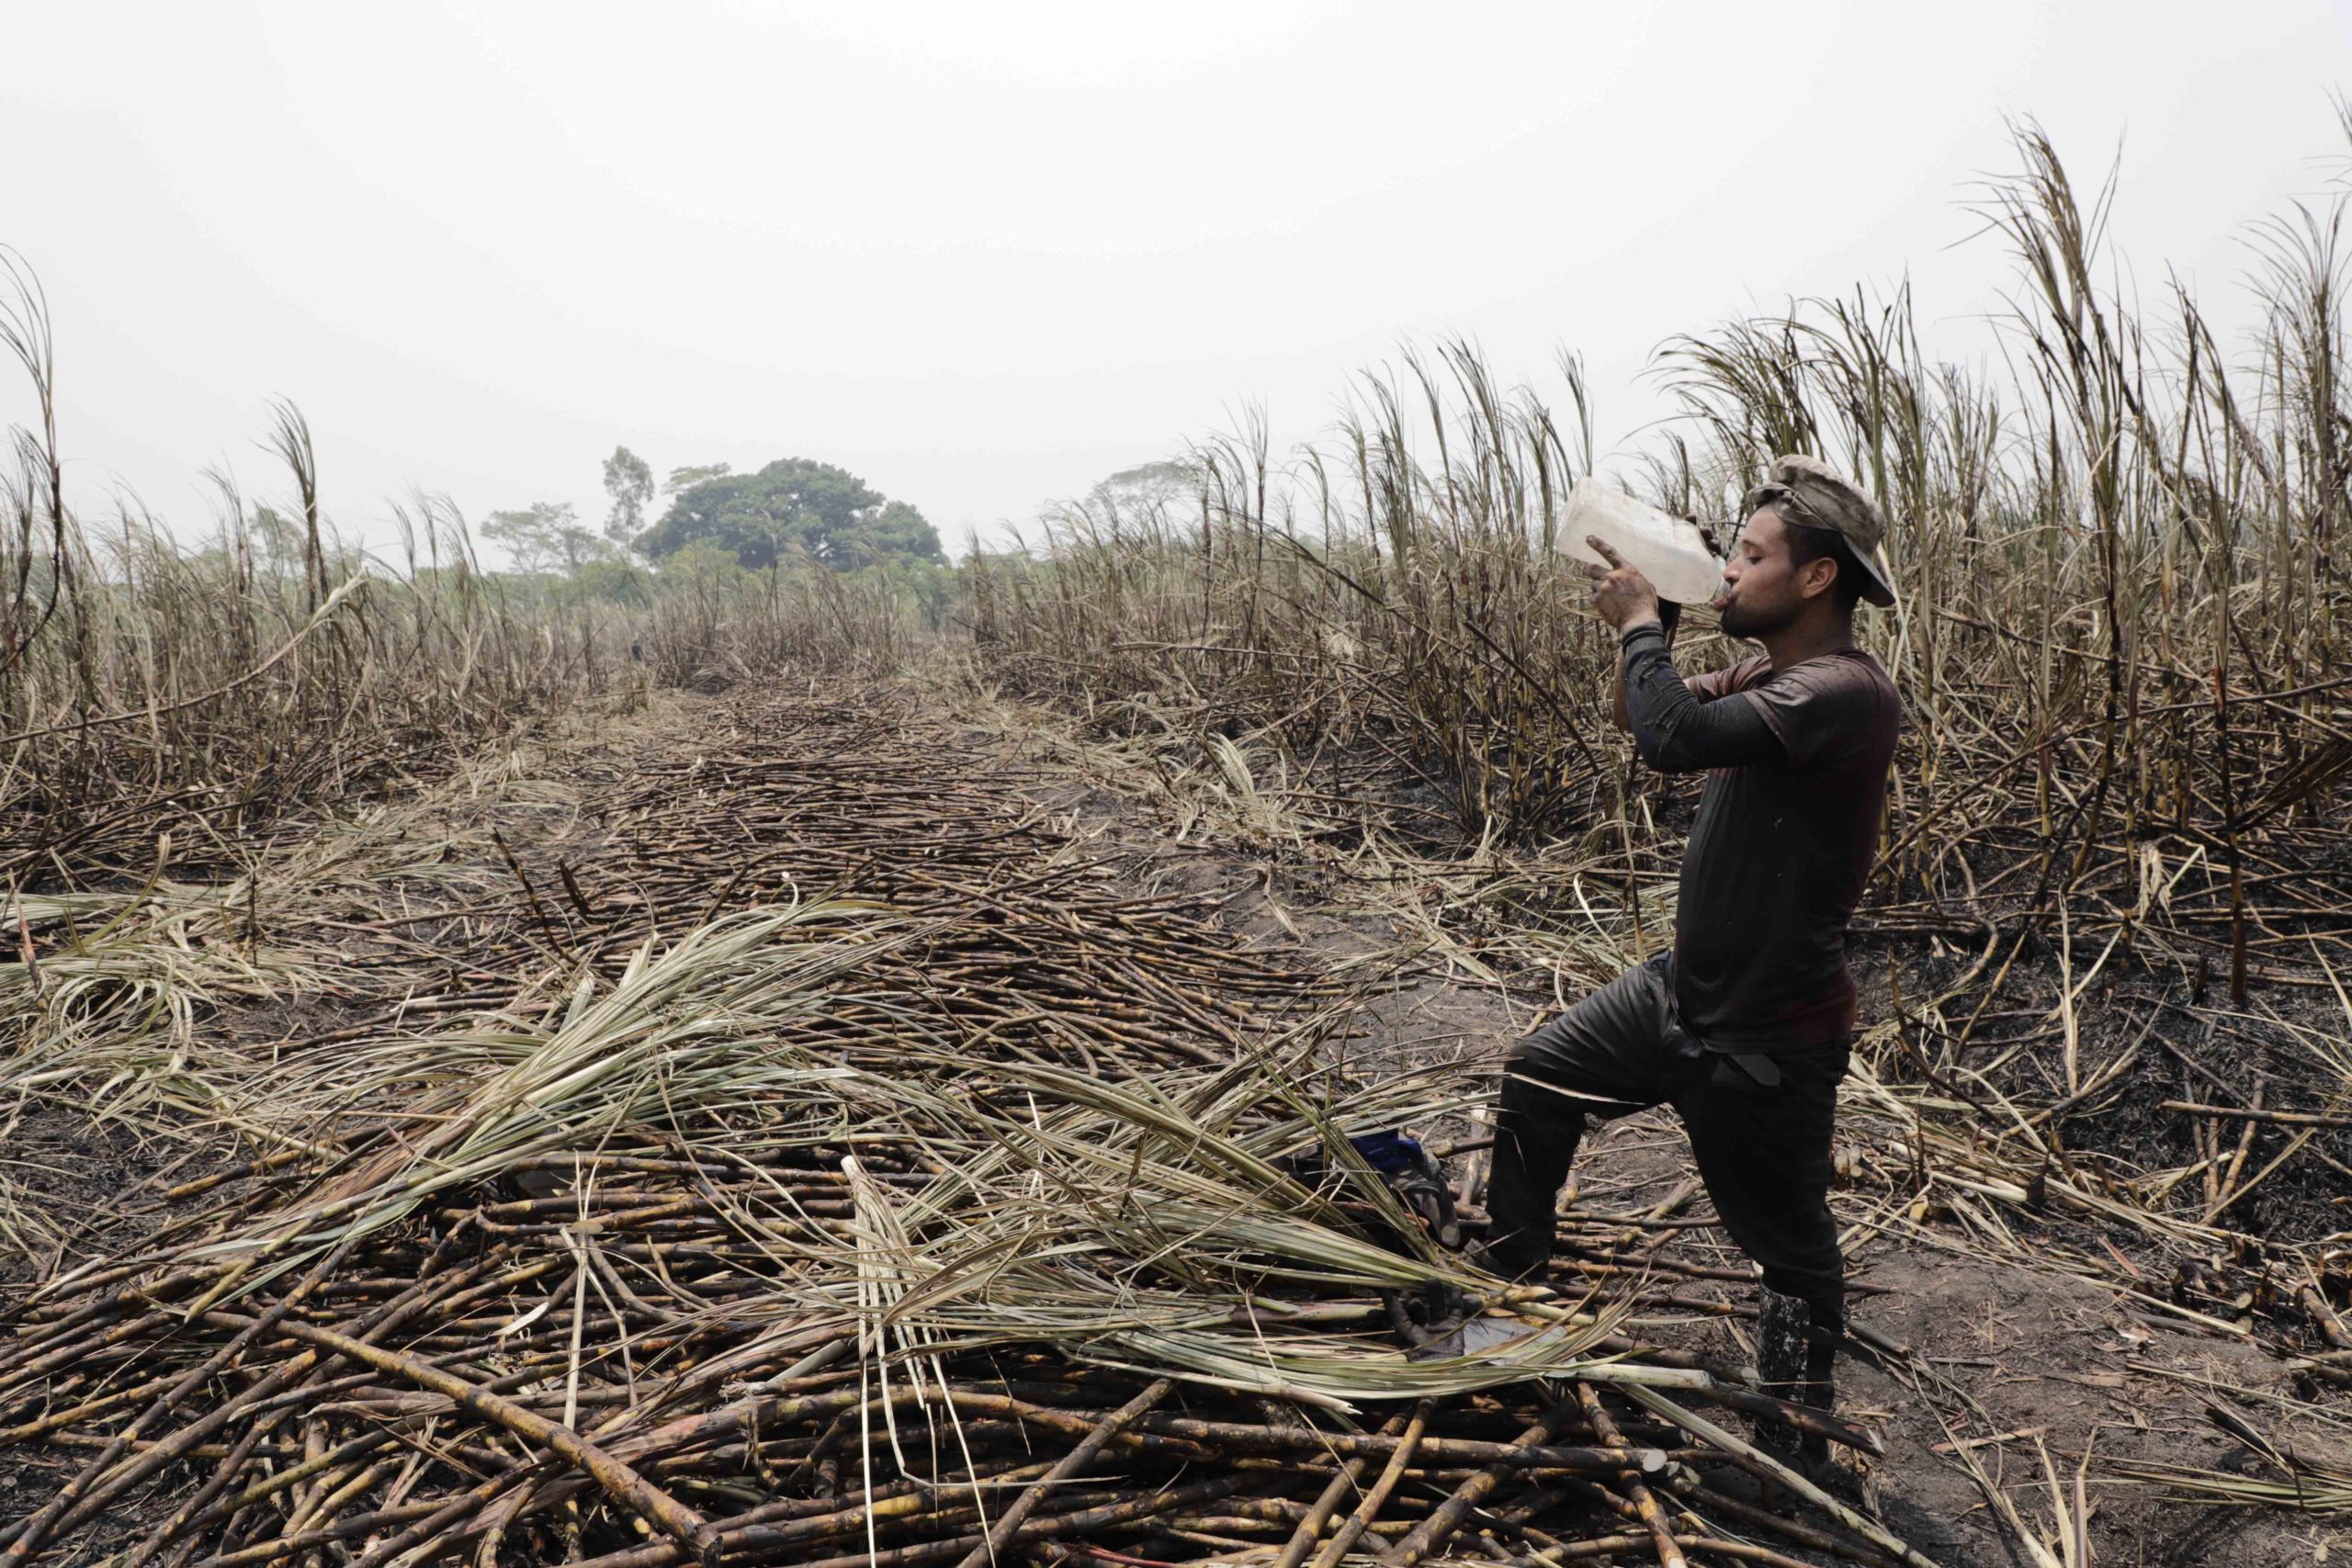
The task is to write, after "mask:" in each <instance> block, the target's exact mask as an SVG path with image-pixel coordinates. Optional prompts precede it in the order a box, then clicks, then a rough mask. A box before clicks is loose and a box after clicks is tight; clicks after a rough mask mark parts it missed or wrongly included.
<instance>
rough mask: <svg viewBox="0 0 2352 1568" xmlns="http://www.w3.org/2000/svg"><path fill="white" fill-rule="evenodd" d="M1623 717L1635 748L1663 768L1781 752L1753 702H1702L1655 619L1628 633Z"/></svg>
mask: <svg viewBox="0 0 2352 1568" xmlns="http://www.w3.org/2000/svg"><path fill="white" fill-rule="evenodd" d="M1623 651H1624V660H1625V664H1624V680H1625V718H1626V721H1627V722H1628V723H1630V724H1631V725H1632V726H1633V727H1634V750H1635V751H1637V752H1639V753H1640V754H1641V759H1642V761H1645V762H1647V763H1648V764H1649V765H1650V766H1651V767H1653V768H1656V769H1657V771H1658V772H1659V773H1697V772H1698V771H1699V770H1700V769H1702V768H1736V767H1739V766H1742V765H1743V764H1745V763H1748V762H1761V761H1769V760H1770V759H1773V758H1776V757H1778V756H1780V755H1781V739H1780V737H1779V736H1777V735H1774V734H1773V733H1772V727H1771V726H1770V725H1769V724H1767V723H1765V722H1764V716H1763V715H1762V714H1760V713H1758V711H1757V710H1756V707H1755V705H1753V704H1749V703H1706V702H1701V701H1700V700H1699V698H1698V696H1697V695H1696V694H1694V693H1692V691H1691V687H1690V686H1689V684H1688V683H1686V682H1684V681H1683V679H1682V676H1681V674H1680V672H1679V671H1677V670H1676V669H1675V668H1674V660H1672V658H1670V657H1669V656H1668V653H1667V649H1666V630H1665V628H1664V627H1662V626H1658V625H1657V623H1656V622H1651V623H1650V624H1648V625H1646V626H1635V627H1634V629H1633V630H1632V631H1629V632H1627V633H1626V634H1625V637H1624V641H1623Z"/></svg>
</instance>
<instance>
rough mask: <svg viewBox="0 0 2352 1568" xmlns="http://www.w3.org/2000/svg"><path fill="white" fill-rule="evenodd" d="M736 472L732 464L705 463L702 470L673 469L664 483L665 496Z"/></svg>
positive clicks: (663, 492) (663, 491)
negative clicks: (706, 480)
mask: <svg viewBox="0 0 2352 1568" xmlns="http://www.w3.org/2000/svg"><path fill="white" fill-rule="evenodd" d="M734 471H735V465H734V464H732V463H705V464H703V465H702V466H701V467H700V468H672V469H671V470H670V477H669V479H666V480H664V481H663V482H662V494H663V495H675V494H677V493H678V492H679V491H682V490H692V489H693V488H694V487H695V486H696V485H698V484H700V483H702V482H703V481H704V480H705V479H725V478H726V477H727V476H728V475H729V474H731V473H733V472H734Z"/></svg>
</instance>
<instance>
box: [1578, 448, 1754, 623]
mask: <svg viewBox="0 0 2352 1568" xmlns="http://www.w3.org/2000/svg"><path fill="white" fill-rule="evenodd" d="M1587 534H1591V535H1595V536H1599V537H1600V539H1602V540H1603V541H1605V542H1606V543H1607V544H1608V545H1609V547H1610V548H1611V549H1613V550H1615V551H1616V552H1617V553H1618V554H1619V555H1621V556H1623V557H1624V558H1625V564H1626V565H1627V566H1630V567H1632V568H1633V569H1634V570H1636V571H1638V572H1640V573H1641V574H1642V575H1643V576H1644V577H1646V578H1648V579H1649V580H1650V583H1651V585H1652V586H1653V587H1655V588H1656V589H1657V596H1658V597H1659V598H1661V599H1670V600H1672V601H1674V602H1675V603H1676V604H1708V603H1711V602H1712V601H1713V599H1714V596H1715V595H1716V594H1717V593H1719V592H1722V591H1723V586H1724V563H1723V558H1721V557H1720V556H1718V555H1716V554H1715V552H1714V550H1713V547H1710V546H1709V545H1708V543H1707V536H1706V535H1704V534H1702V533H1701V532H1700V531H1699V525H1697V524H1696V523H1691V522H1687V521H1685V520H1684V519H1682V518H1679V517H1676V516H1673V515H1672V514H1670V513H1664V512H1660V511H1659V510H1658V509H1657V507H1655V506H1645V505H1644V504H1642V502H1638V501H1635V500H1634V498H1633V497H1632V496H1630V495H1627V494H1626V493H1625V492H1624V491H1621V490H1618V489H1615V488H1614V487H1612V486H1610V485H1607V484H1604V483H1602V482H1601V481H1600V479H1594V478H1590V477H1588V478H1586V479H1582V480H1579V481H1578V482H1577V488H1576V489H1575V490H1573V491H1569V492H1568V507H1567V511H1566V513H1565V514H1563V515H1562V517H1561V519H1560V532H1559V538H1560V541H1561V543H1562V544H1563V545H1565V546H1566V548H1567V553H1568V556H1569V558H1571V559H1575V560H1580V561H1594V562H1598V561H1600V557H1599V556H1597V555H1595V554H1593V553H1592V550H1591V549H1590V547H1588V546H1587V545H1586V544H1585V542H1584V536H1586V535H1587Z"/></svg>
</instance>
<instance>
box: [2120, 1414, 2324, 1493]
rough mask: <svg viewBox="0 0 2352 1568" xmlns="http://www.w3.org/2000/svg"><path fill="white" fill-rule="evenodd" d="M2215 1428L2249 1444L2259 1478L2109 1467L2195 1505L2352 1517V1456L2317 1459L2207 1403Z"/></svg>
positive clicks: (2146, 1466) (2127, 1464)
mask: <svg viewBox="0 0 2352 1568" xmlns="http://www.w3.org/2000/svg"><path fill="white" fill-rule="evenodd" d="M2205 1414H2206V1416H2207V1417H2208V1418H2209V1419H2211V1421H2212V1423H2213V1425H2214V1426H2216V1427H2220V1428H2221V1429H2222V1431H2223V1432H2225V1433H2227V1434H2229V1436H2230V1437H2232V1438H2235V1439H2236V1440H2237V1441H2238V1442H2240V1443H2242V1444H2244V1445H2245V1449H2246V1450H2247V1452H2248V1453H2249V1455H2250V1456H2251V1457H2252V1458H2253V1460H2254V1461H2255V1463H2256V1465H2258V1466H2259V1469H2258V1470H2257V1471H2256V1472H2255V1473H2251V1474H2248V1473H2245V1472H2231V1471H2221V1470H2199V1469H2196V1468H2194V1467H2191V1466H2188V1465H2177V1464H2164V1463H2158V1462H2154V1461H2147V1460H2118V1461H2114V1462H2113V1463H2112V1465H2111V1466H2110V1467H2109V1468H2110V1469H2111V1470H2112V1471H2113V1472H2114V1473H2115V1474H2116V1475H2117V1476H2119V1477H2120V1478H2122V1479H2125V1480H2129V1481H2133V1482H2141V1483H2151V1484H2155V1485H2160V1486H2163V1487H2164V1488H2165V1490H2166V1491H2167V1493H2168V1494H2169V1495H2174V1496H2177V1497H2181V1498H2185V1499H2188V1500H2189V1501H2193V1502H2207V1503H2243V1504H2258V1505H2262V1506H2268V1507H2279V1508H2292V1509H2294V1510H2296V1511H2298V1512H2301V1513H2311V1514H2329V1515H2336V1516H2352V1456H2347V1455H2345V1454H2342V1453H2338V1454H2334V1455H2327V1454H2315V1453H2311V1452H2307V1451H2303V1450H2299V1449H2298V1448H2296V1447H2295V1446H2294V1445H2293V1444H2291V1443H2282V1442H2280V1441H2278V1439H2275V1438H2271V1437H2269V1436H2267V1435H2266V1434H2265V1433H2263V1432H2262V1431H2261V1430H2260V1429H2259V1428H2258V1427H2256V1426H2255V1425H2254V1424H2253V1423H2252V1422H2250V1421H2248V1420H2247V1419H2246V1418H2245V1416H2240V1415H2239V1414H2238V1413H2237V1412H2235V1411H2233V1410H2232V1409H2230V1408H2228V1407H2227V1406H2226V1405H2222V1404H2213V1403H2211V1402H2210V1401H2209V1402H2208V1403H2207V1404H2206V1406H2205Z"/></svg>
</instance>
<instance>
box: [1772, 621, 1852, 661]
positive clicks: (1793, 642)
mask: <svg viewBox="0 0 2352 1568" xmlns="http://www.w3.org/2000/svg"><path fill="white" fill-rule="evenodd" d="M1756 640H1757V641H1758V642H1760V643H1762V644H1763V645H1764V657H1765V658H1766V659H1769V660H1771V663H1772V672H1773V673H1774V674H1775V675H1777V674H1779V673H1780V672H1781V671H1783V670H1786V669H1787V668H1788V667H1789V666H1790V665H1792V664H1802V663H1804V661H1805V660H1808V659H1818V658H1820V657H1821V656H1822V655H1823V654H1825V653H1839V652H1843V651H1844V650H1845V649H1849V648H1851V647H1853V646H1854V617H1853V616H1852V615H1839V614H1838V613H1837V612H1836V611H1834V610H1833V611H1828V612H1826V613H1825V614H1822V615H1806V616H1804V617H1803V618H1802V619H1800V620H1798V621H1796V622H1794V623H1793V624H1792V625H1790V626H1783V627H1782V628H1781V629H1780V630H1779V631H1777V632H1774V633H1772V634H1771V635H1770V637H1758V638H1757V639H1756Z"/></svg>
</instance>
